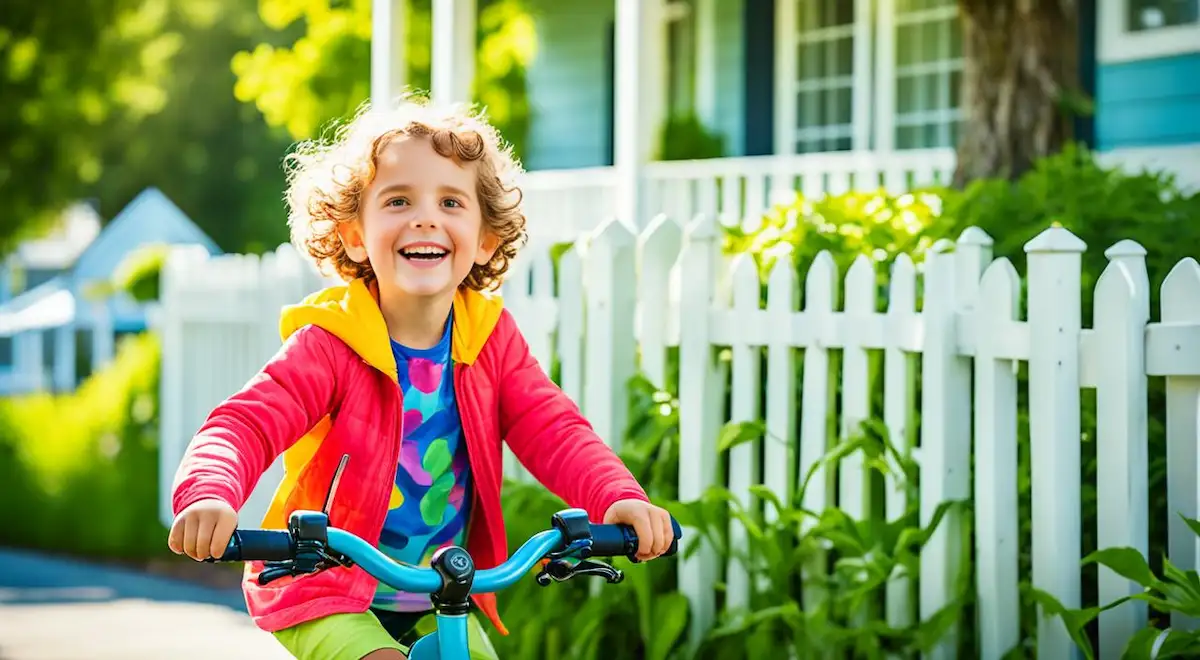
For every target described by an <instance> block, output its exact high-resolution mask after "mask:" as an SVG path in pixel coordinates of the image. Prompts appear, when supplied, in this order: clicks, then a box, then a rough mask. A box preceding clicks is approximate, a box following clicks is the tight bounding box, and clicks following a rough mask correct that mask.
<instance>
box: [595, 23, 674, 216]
mask: <svg viewBox="0 0 1200 660" xmlns="http://www.w3.org/2000/svg"><path fill="white" fill-rule="evenodd" d="M615 1H616V3H617V6H616V10H617V15H616V29H615V32H616V34H615V38H614V40H613V41H614V46H613V47H614V49H615V50H616V58H615V59H616V66H615V67H614V68H615V75H614V78H615V80H614V81H613V104H614V105H615V106H616V107H615V108H614V109H613V119H614V121H613V123H614V127H613V132H614V136H613V138H614V139H613V142H614V149H613V151H614V154H613V156H614V157H613V160H614V161H615V165H616V170H617V199H616V213H617V218H619V219H620V220H621V221H622V222H626V223H629V225H630V226H632V227H637V228H640V227H644V226H645V225H646V223H648V222H649V221H650V220H649V218H645V217H643V213H644V212H646V211H647V208H646V204H645V198H646V192H647V191H646V190H645V188H644V187H643V186H642V185H641V182H642V180H643V174H644V172H645V166H646V163H648V162H649V161H650V159H651V158H652V157H653V155H654V151H655V148H656V141H657V139H658V132H659V129H660V123H661V121H662V117H663V107H664V106H665V104H666V103H665V102H666V87H667V80H666V69H667V67H666V59H667V52H666V34H665V31H666V24H665V22H664V21H663V0H615ZM677 220H678V221H680V222H683V223H686V222H689V221H691V218H677Z"/></svg>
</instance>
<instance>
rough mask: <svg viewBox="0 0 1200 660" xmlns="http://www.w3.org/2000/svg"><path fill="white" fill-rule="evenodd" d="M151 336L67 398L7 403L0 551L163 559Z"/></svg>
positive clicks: (1, 424)
mask: <svg viewBox="0 0 1200 660" xmlns="http://www.w3.org/2000/svg"><path fill="white" fill-rule="evenodd" d="M158 365H159V345H158V341H157V338H156V337H154V336H153V335H138V336H131V337H129V338H127V339H125V340H124V341H123V342H122V343H121V346H120V348H119V350H118V352H117V355H116V358H115V360H114V361H113V362H112V363H111V364H110V365H109V366H108V367H107V368H105V369H104V370H102V371H100V372H98V373H96V374H94V375H92V376H91V377H90V378H88V380H86V381H84V383H83V384H82V385H81V386H80V387H79V389H78V390H77V391H75V392H72V393H69V394H61V395H52V394H33V395H28V396H21V397H16V398H12V399H7V400H4V401H0V497H2V498H3V501H5V502H9V503H18V502H19V503H20V505H19V506H9V507H5V508H4V509H3V510H2V511H0V517H2V518H3V520H2V521H0V544H6V545H13V546H23V547H29V548H36V549H40V550H48V551H55V552H69V553H72V554H79V555H92V556H96V557H108V558H121V559H137V558H144V557H151V556H157V555H162V554H163V552H164V548H165V543H164V539H165V538H166V530H165V529H163V527H162V525H161V524H160V523H159V521H158V432H157V431H158V378H159V372H158Z"/></svg>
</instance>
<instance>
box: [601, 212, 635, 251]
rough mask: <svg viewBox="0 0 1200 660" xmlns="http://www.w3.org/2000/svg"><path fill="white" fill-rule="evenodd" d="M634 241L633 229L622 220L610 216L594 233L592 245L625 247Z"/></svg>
mask: <svg viewBox="0 0 1200 660" xmlns="http://www.w3.org/2000/svg"><path fill="white" fill-rule="evenodd" d="M633 241H634V234H633V228H632V227H630V226H629V223H627V222H625V221H624V220H621V219H620V218H617V217H613V216H610V217H609V218H608V219H607V220H605V221H604V222H602V223H600V226H599V227H596V229H595V231H594V232H593V233H592V243H593V244H595V245H600V244H604V243H608V244H609V245H614V246H617V245H625V244H628V243H632V242H633Z"/></svg>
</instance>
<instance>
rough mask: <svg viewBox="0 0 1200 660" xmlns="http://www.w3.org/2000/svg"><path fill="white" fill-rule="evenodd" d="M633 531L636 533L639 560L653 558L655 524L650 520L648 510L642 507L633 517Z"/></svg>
mask: <svg viewBox="0 0 1200 660" xmlns="http://www.w3.org/2000/svg"><path fill="white" fill-rule="evenodd" d="M632 524H633V531H634V532H636V533H637V537H638V549H637V558H638V560H639V561H646V560H649V559H653V558H654V553H653V551H654V536H655V527H656V525H655V524H654V523H653V522H652V521H651V520H650V512H649V511H647V510H645V509H642V510H641V511H639V512H638V514H637V515H636V516H635V517H634V519H633V523H632Z"/></svg>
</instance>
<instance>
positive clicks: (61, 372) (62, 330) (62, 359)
mask: <svg viewBox="0 0 1200 660" xmlns="http://www.w3.org/2000/svg"><path fill="white" fill-rule="evenodd" d="M53 332H54V366H53V369H54V372H53V378H54V390H55V391H57V392H71V391H73V390H74V389H75V323H74V322H70V321H68V322H67V323H64V324H62V325H60V326H58V327H57V328H55V329H54V330H53Z"/></svg>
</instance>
